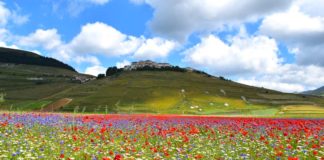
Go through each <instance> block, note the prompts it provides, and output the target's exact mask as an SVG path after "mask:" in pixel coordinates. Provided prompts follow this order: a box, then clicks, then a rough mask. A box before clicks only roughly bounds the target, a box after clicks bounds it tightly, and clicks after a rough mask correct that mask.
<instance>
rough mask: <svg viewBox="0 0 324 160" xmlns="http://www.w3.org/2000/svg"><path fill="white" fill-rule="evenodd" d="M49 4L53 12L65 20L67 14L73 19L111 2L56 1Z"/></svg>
mask: <svg viewBox="0 0 324 160" xmlns="http://www.w3.org/2000/svg"><path fill="white" fill-rule="evenodd" d="M49 2H50V3H51V5H52V11H53V12H54V13H55V14H57V15H59V16H60V18H63V17H64V16H66V13H67V14H68V15H70V16H72V17H77V16H79V15H80V14H81V13H82V12H83V11H85V10H86V9H88V8H90V7H92V6H102V5H105V4H107V3H109V2H110V0H55V1H53V2H52V1H49Z"/></svg>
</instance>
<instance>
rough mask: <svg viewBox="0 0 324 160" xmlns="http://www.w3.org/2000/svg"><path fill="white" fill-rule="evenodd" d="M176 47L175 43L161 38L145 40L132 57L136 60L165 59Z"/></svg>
mask: <svg viewBox="0 0 324 160" xmlns="http://www.w3.org/2000/svg"><path fill="white" fill-rule="evenodd" d="M176 46H177V43H176V42H174V41H168V40H165V39H162V38H152V39H146V40H145V41H144V42H143V43H142V44H141V46H140V47H139V48H138V49H137V51H136V52H135V54H134V57H135V58H137V59H156V58H166V57H167V56H168V55H169V53H170V52H171V51H172V50H173V49H175V47H176Z"/></svg>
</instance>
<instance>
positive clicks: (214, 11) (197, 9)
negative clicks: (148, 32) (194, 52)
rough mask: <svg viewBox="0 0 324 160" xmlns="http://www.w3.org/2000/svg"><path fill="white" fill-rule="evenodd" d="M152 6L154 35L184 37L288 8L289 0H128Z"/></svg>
mask: <svg viewBox="0 0 324 160" xmlns="http://www.w3.org/2000/svg"><path fill="white" fill-rule="evenodd" d="M131 2H133V3H135V4H141V3H144V2H145V3H147V4H148V5H150V6H152V7H153V8H154V17H153V19H152V20H151V21H150V22H149V26H150V27H151V29H152V31H153V32H154V33H156V34H159V35H162V36H166V37H171V38H175V39H177V40H182V41H183V40H185V39H186V38H187V37H188V36H189V35H191V34H192V33H195V32H205V31H216V30H220V29H222V28H223V27H226V26H232V25H237V24H241V23H244V22H249V21H256V20H257V19H259V18H261V17H262V16H264V15H265V14H268V13H272V12H275V11H279V10H283V9H286V8H287V7H289V5H290V3H291V2H292V0H284V1H282V0H262V1H260V0H245V1H242V2H240V3H237V1H236V0H220V1H217V2H215V1H214V0H190V1H188V0H177V1H174V0H163V1H160V0H131Z"/></svg>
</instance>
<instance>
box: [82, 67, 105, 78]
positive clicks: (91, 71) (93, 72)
mask: <svg viewBox="0 0 324 160" xmlns="http://www.w3.org/2000/svg"><path fill="white" fill-rule="evenodd" d="M106 69H107V68H105V67H103V66H99V65H96V66H92V67H88V68H86V69H85V71H84V73H85V74H90V75H93V76H97V75H98V74H101V73H102V74H104V73H105V72H106Z"/></svg>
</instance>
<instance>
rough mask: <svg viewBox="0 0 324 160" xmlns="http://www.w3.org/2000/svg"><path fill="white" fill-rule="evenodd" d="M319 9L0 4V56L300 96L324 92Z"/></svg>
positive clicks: (307, 0)
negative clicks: (176, 71) (137, 64)
mask: <svg viewBox="0 0 324 160" xmlns="http://www.w3.org/2000/svg"><path fill="white" fill-rule="evenodd" d="M323 8H324V1H323V0H262V1H260V0H245V1H237V0H217V1H216V0H190V1H188V0H55V1H52V0H33V1H26V0H0V46H2V47H9V48H16V49H23V50H28V51H33V52H35V53H37V54H41V55H43V56H47V57H54V58H56V59H58V60H60V61H63V62H64V63H67V64H69V65H71V66H73V67H74V68H75V69H76V70H77V71H78V72H81V73H86V74H92V75H97V74H99V73H104V72H105V70H106V68H107V67H110V66H117V67H120V68H122V67H123V66H125V65H128V64H130V63H131V62H133V61H139V60H154V61H157V62H168V63H171V64H173V65H178V66H181V67H193V68H196V69H199V70H203V71H205V72H207V73H209V74H211V75H215V76H223V77H226V78H227V79H231V80H233V81H236V82H239V83H244V84H248V85H254V86H259V87H265V88H269V89H275V90H279V91H283V92H301V91H305V90H311V89H315V88H318V87H320V86H323V85H324V9H323Z"/></svg>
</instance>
